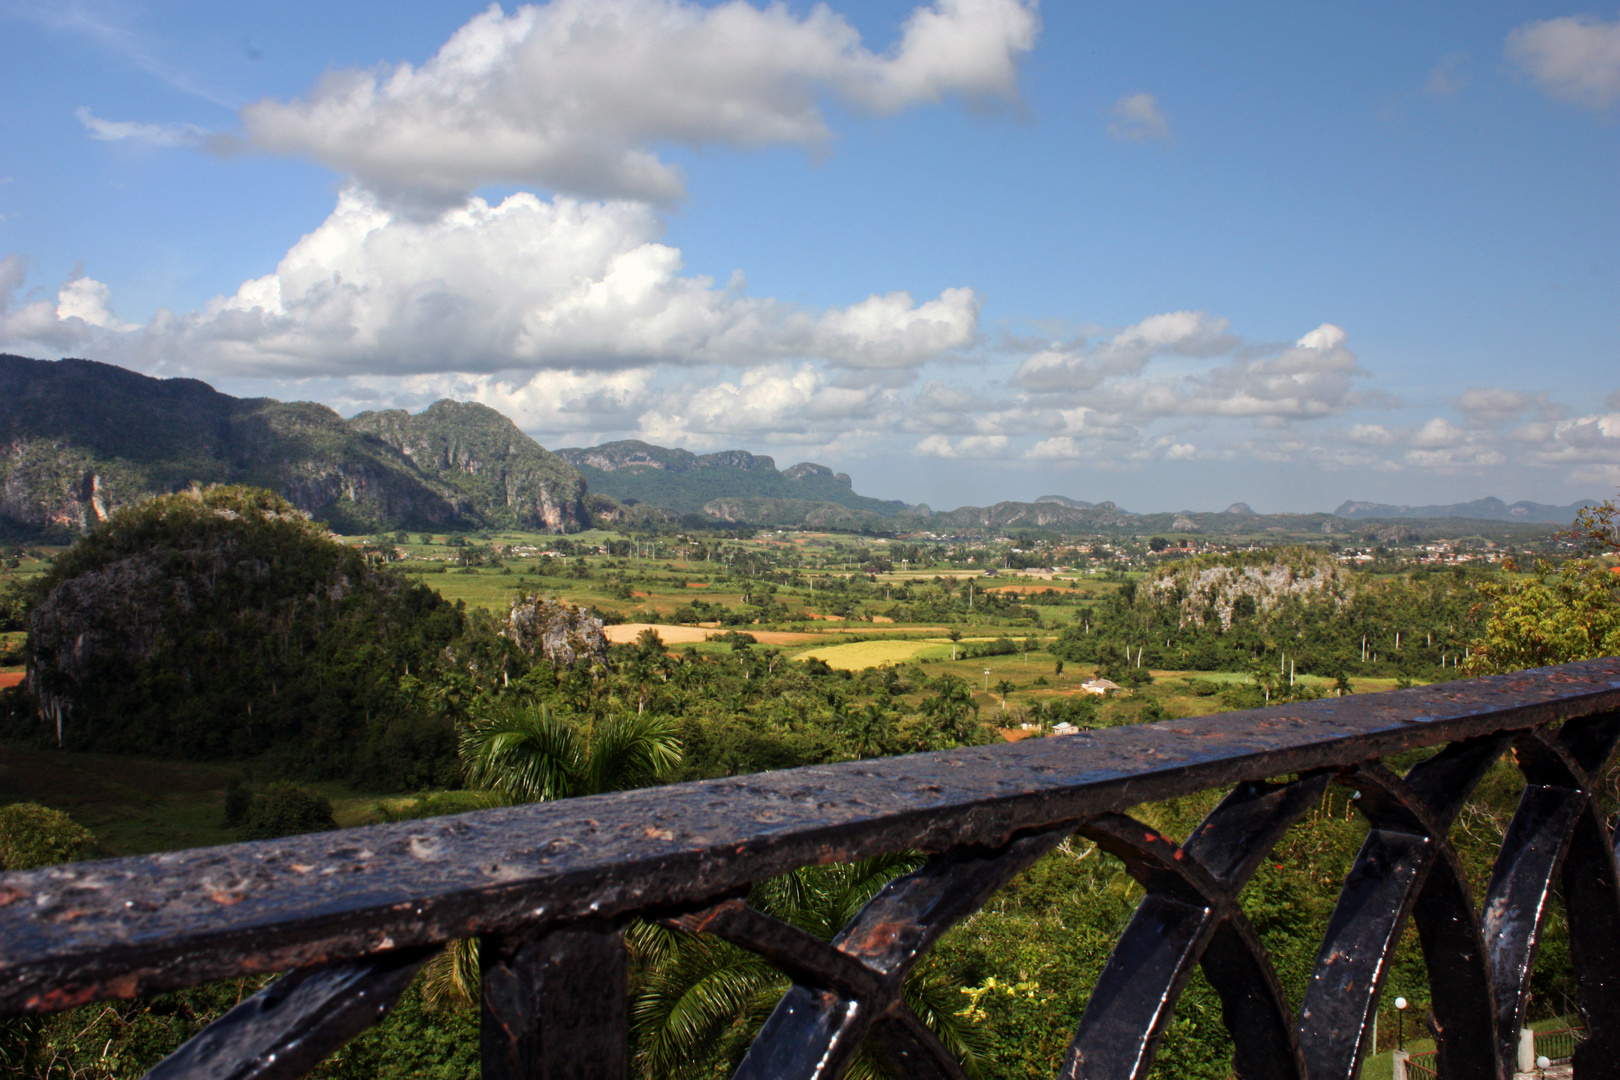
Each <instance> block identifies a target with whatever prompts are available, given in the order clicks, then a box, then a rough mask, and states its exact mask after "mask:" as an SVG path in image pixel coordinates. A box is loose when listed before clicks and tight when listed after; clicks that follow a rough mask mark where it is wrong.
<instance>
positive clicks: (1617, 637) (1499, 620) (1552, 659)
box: [1470, 502, 1620, 673]
mask: <svg viewBox="0 0 1620 1080" xmlns="http://www.w3.org/2000/svg"><path fill="white" fill-rule="evenodd" d="M1576 535H1577V536H1578V537H1579V538H1580V539H1581V540H1582V541H1584V545H1585V547H1586V548H1587V550H1588V552H1620V506H1617V505H1616V504H1615V503H1614V502H1607V503H1601V504H1599V505H1597V506H1595V507H1591V508H1588V509H1586V510H1584V511H1582V513H1581V516H1580V519H1579V521H1578V522H1577V524H1576ZM1482 591H1483V592H1484V593H1485V595H1486V596H1488V597H1490V599H1491V600H1492V606H1491V614H1490V619H1489V621H1488V622H1487V623H1486V626H1485V631H1484V634H1483V635H1482V637H1481V639H1480V641H1479V642H1478V647H1477V649H1476V650H1475V653H1474V656H1473V657H1472V662H1471V664H1470V670H1471V671H1474V672H1479V673H1486V672H1497V671H1522V670H1523V669H1525V668H1532V667H1541V666H1543V665H1545V664H1556V663H1561V662H1563V661H1565V660H1587V659H1591V658H1593V657H1598V656H1616V655H1620V572H1617V568H1616V567H1614V566H1610V565H1607V564H1605V563H1603V562H1600V561H1597V560H1595V559H1574V560H1570V561H1568V562H1565V563H1563V564H1562V565H1561V566H1558V567H1556V568H1554V567H1550V566H1547V565H1545V564H1538V565H1537V566H1536V567H1535V568H1534V569H1533V571H1532V572H1529V573H1524V574H1516V575H1514V576H1512V577H1509V578H1506V579H1503V580H1500V581H1493V582H1489V583H1487V584H1485V585H1484V586H1482Z"/></svg>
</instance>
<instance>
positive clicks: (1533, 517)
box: [1333, 498, 1597, 525]
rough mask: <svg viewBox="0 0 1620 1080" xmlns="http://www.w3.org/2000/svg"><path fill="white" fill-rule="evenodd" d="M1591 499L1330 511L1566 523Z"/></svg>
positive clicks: (1361, 505)
mask: <svg viewBox="0 0 1620 1080" xmlns="http://www.w3.org/2000/svg"><path fill="white" fill-rule="evenodd" d="M1596 505H1597V503H1596V501H1595V500H1592V499H1582V500H1581V501H1579V502H1575V503H1571V504H1570V505H1568V506H1549V505H1547V504H1545V503H1534V502H1524V501H1520V502H1516V503H1513V504H1512V505H1511V506H1510V505H1508V504H1507V503H1505V502H1503V501H1502V500H1501V499H1497V498H1486V499H1475V500H1474V501H1473V502H1465V503H1450V504H1447V505H1444V506H1391V505H1390V504H1388V503H1372V502H1354V501H1346V502H1344V503H1342V504H1340V506H1339V508H1338V509H1337V510H1335V511H1333V513H1334V514H1335V515H1336V516H1337V517H1342V518H1351V519H1352V520H1355V519H1361V518H1478V519H1480V520H1481V521H1522V522H1524V523H1526V524H1543V525H1568V524H1569V523H1570V522H1572V521H1574V520H1575V513H1576V511H1578V510H1580V509H1581V508H1582V507H1586V506H1596Z"/></svg>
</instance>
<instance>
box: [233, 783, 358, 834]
mask: <svg viewBox="0 0 1620 1080" xmlns="http://www.w3.org/2000/svg"><path fill="white" fill-rule="evenodd" d="M335 828H337V822H336V821H334V820H333V819H332V800H330V799H328V798H327V797H326V796H324V795H322V794H320V793H319V792H316V791H311V790H309V789H308V788H305V787H299V786H298V785H297V784H291V783H288V782H287V781H285V780H278V781H276V782H275V783H273V784H271V785H270V786H269V787H267V788H265V790H264V791H263V792H261V793H260V794H258V795H256V796H254V798H253V800H252V802H250V803H249V804H248V808H247V814H246V819H245V820H244V822H243V824H242V839H244V840H273V839H275V838H276V837H278V836H297V835H299V834H302V833H312V832H323V831H325V830H327V829H335Z"/></svg>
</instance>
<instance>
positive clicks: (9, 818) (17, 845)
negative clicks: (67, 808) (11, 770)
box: [0, 802, 96, 870]
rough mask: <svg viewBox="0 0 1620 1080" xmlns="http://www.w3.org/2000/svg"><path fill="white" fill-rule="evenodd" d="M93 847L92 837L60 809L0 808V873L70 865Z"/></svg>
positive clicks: (19, 805)
mask: <svg viewBox="0 0 1620 1080" xmlns="http://www.w3.org/2000/svg"><path fill="white" fill-rule="evenodd" d="M95 845H96V837H95V834H94V833H92V832H91V831H90V830H89V829H86V828H85V827H84V826H82V825H80V824H78V823H77V822H76V821H74V820H73V819H72V818H70V817H68V815H66V814H64V813H62V811H60V810H52V809H51V808H50V807H48V806H41V805H39V804H38V803H26V802H25V803H12V804H11V805H10V806H0V870H32V869H33V868H34V867H36V866H54V865H55V864H57V863H65V862H72V861H73V860H75V859H78V858H81V857H82V856H83V855H84V854H85V853H86V852H87V851H89V850H90V849H92V848H93V847H95Z"/></svg>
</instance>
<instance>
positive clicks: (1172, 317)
mask: <svg viewBox="0 0 1620 1080" xmlns="http://www.w3.org/2000/svg"><path fill="white" fill-rule="evenodd" d="M1230 326H1231V323H1230V322H1228V320H1226V319H1221V318H1214V317H1212V316H1210V315H1209V314H1208V313H1207V312H1203V311H1170V312H1165V313H1164V314H1162V315H1151V316H1149V317H1148V318H1146V319H1143V320H1142V321H1141V322H1139V323H1136V324H1134V325H1132V326H1127V327H1126V328H1125V329H1123V330H1121V331H1119V332H1118V333H1116V334H1114V335H1113V336H1112V337H1110V338H1109V339H1107V340H1106V341H1100V342H1096V343H1093V344H1090V345H1082V346H1081V347H1078V348H1075V347H1066V346H1063V345H1061V344H1054V346H1053V347H1052V348H1048V349H1042V350H1040V351H1038V352H1036V353H1034V354H1033V355H1032V356H1030V357H1029V358H1028V359H1027V360H1025V361H1024V362H1023V363H1022V364H1021V365H1019V368H1018V371H1017V372H1016V373H1015V374H1014V375H1013V382H1014V383H1016V384H1017V385H1019V386H1022V387H1024V388H1025V389H1028V390H1034V391H1036V392H1061V391H1076V390H1089V389H1091V388H1092V387H1095V386H1097V385H1098V384H1100V383H1102V382H1103V381H1104V380H1106V379H1110V378H1114V377H1116V376H1121V375H1134V374H1136V373H1137V372H1139V371H1141V370H1142V368H1143V367H1144V366H1146V364H1147V362H1148V361H1149V360H1152V359H1153V358H1154V357H1155V356H1161V355H1175V356H1193V357H1207V356H1219V355H1221V354H1222V353H1225V352H1229V351H1231V350H1232V349H1233V348H1235V347H1236V346H1237V344H1238V341H1239V339H1238V338H1237V337H1235V336H1233V335H1232V334H1231V333H1229V332H1228V331H1229V328H1230Z"/></svg>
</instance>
